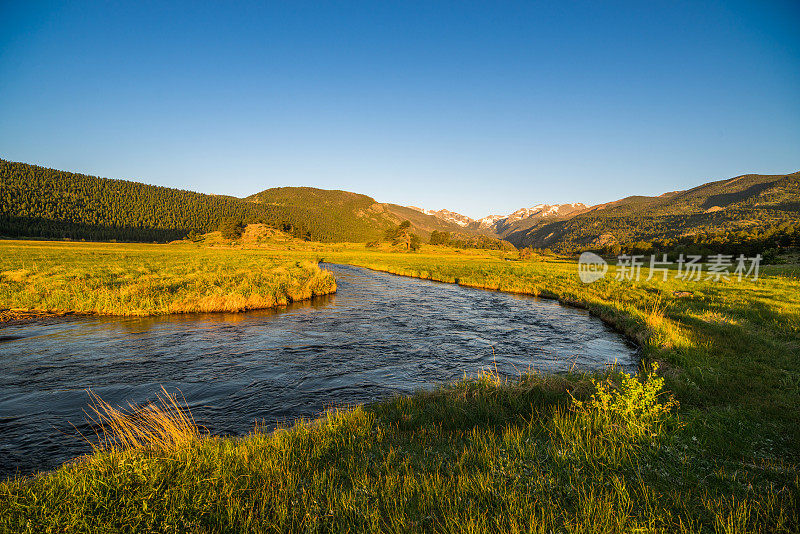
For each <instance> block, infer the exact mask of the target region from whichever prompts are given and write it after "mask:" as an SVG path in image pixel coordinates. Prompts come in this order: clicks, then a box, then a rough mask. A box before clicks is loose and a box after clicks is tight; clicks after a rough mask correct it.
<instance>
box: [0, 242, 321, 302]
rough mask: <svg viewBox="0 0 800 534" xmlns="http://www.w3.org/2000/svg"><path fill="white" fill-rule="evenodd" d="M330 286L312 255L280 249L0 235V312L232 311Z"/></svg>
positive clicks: (289, 299) (304, 296)
mask: <svg viewBox="0 0 800 534" xmlns="http://www.w3.org/2000/svg"><path fill="white" fill-rule="evenodd" d="M335 291H336V281H335V280H334V278H333V275H332V274H330V273H328V272H327V271H323V270H322V269H320V268H319V266H318V265H317V262H316V261H315V260H313V259H310V258H309V259H301V260H298V259H297V258H294V257H292V256H290V254H289V253H287V252H285V251H284V252H282V253H277V252H274V251H261V250H259V251H247V252H245V251H241V250H232V249H224V248H208V247H199V246H193V245H187V244H178V245H141V244H136V245H133V244H125V245H122V244H108V243H63V242H61V243H59V242H35V241H34V242H30V241H27V242H26V241H0V311H1V310H2V309H3V308H6V309H15V310H18V311H19V312H28V311H31V310H34V311H40V312H50V313H63V312H75V313H84V314H101V315H156V314H166V313H189V312H201V313H204V312H239V311H246V310H255V309H265V308H274V307H278V306H285V305H287V304H289V303H290V302H294V301H299V300H304V299H308V298H311V297H314V296H317V295H325V294H329V293H333V292H335Z"/></svg>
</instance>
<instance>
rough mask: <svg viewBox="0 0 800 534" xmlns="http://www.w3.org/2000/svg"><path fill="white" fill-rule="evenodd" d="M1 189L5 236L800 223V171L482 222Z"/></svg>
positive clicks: (568, 242)
mask: <svg viewBox="0 0 800 534" xmlns="http://www.w3.org/2000/svg"><path fill="white" fill-rule="evenodd" d="M0 186H1V187H0V208H1V211H0V235H2V236H7V237H43V238H72V239H92V240H110V239H116V240H120V241H162V242H163V241H169V240H173V239H179V238H182V237H184V236H186V235H187V234H188V233H189V232H192V231H194V232H208V231H211V230H216V229H217V228H219V226H220V224H221V223H222V221H223V220H226V219H229V218H236V219H241V220H243V221H245V222H261V223H265V224H267V225H269V226H272V227H275V228H279V229H282V230H284V231H287V232H289V233H291V234H293V235H295V236H298V237H304V238H307V239H314V240H317V241H329V242H335V241H351V242H368V241H374V240H378V239H380V238H381V236H382V235H383V234H384V232H385V230H386V229H387V228H389V227H392V226H396V225H397V224H398V223H400V222H401V221H404V220H408V221H410V222H411V224H412V231H413V232H415V233H418V234H419V235H420V236H421V237H422V238H423V240H427V238H428V236H429V235H430V233H431V232H433V231H437V232H449V233H450V234H451V235H452V237H453V238H454V239H456V240H466V241H469V240H470V239H474V238H480V239H497V238H502V239H505V240H507V241H509V242H510V243H513V244H514V245H516V246H517V247H535V248H550V249H553V250H557V251H575V250H579V249H587V248H589V249H602V248H606V249H608V248H609V247H612V246H614V245H620V246H628V245H631V244H638V245H641V246H644V245H642V243H644V242H654V241H660V242H661V244H662V245H664V244H666V245H670V244H672V245H674V244H678V243H684V242H690V241H692V239H693V240H694V241H695V242H699V241H702V240H706V241H709V240H719V239H722V240H724V239H733V238H734V237H735V239H742V238H747V236H749V235H750V234H753V235H763V234H764V233H765V232H766V233H769V232H771V231H772V230H775V229H777V230H776V231H783V230H785V229H786V228H789V227H791V228H794V227H795V226H797V225H798V224H800V172H796V173H793V174H785V175H757V174H746V175H742V176H737V177H735V178H731V179H728V180H719V181H715V182H709V183H706V184H703V185H700V186H698V187H695V188H692V189H689V190H686V191H672V192H669V193H665V194H663V195H660V196H654V197H648V196H630V197H626V198H623V199H620V200H617V201H614V202H609V203H606V204H600V205H596V206H591V207H587V206H585V205H583V204H580V203H573V204H558V205H548V204H538V205H535V206H532V207H530V208H522V209H520V210H517V211H515V212H514V213H511V214H509V215H505V216H498V215H493V216H489V217H485V218H483V219H479V220H474V219H470V218H469V217H466V216H464V215H461V214H459V213H456V212H453V211H449V210H438V211H430V210H428V211H426V210H422V209H420V208H414V207H406V206H400V205H397V204H390V203H382V202H378V201H376V200H375V199H374V198H372V197H369V196H367V195H362V194H358V193H352V192H348V191H340V190H326V189H315V188H312V187H276V188H271V189H266V190H264V191H261V192H260V193H256V194H254V195H251V196H248V197H246V198H236V197H232V196H224V195H206V194H202V193H195V192H192V191H184V190H179V189H172V188H167V187H160V186H154V185H147V184H143V183H139V182H132V181H125V180H112V179H108V178H99V177H96V176H89V175H85V174H78V173H72V172H66V171H59V170H54V169H48V168H45V167H39V166H36V165H29V164H25V163H15V162H11V161H6V160H2V159H0ZM781 229H783V230H781ZM733 234H736V236H734V237H730V236H731V235H733ZM693 236H694V237H693ZM720 236H722V237H720ZM725 236H728V237H725Z"/></svg>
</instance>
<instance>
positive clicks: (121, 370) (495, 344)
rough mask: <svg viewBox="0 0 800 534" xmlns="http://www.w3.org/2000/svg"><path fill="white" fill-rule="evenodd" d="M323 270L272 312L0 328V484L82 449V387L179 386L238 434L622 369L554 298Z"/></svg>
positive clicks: (631, 361)
mask: <svg viewBox="0 0 800 534" xmlns="http://www.w3.org/2000/svg"><path fill="white" fill-rule="evenodd" d="M324 267H325V268H327V269H329V270H331V271H332V272H333V273H334V274H335V276H336V279H337V283H338V287H339V290H338V293H337V294H336V295H332V296H328V297H321V298H317V299H314V300H313V301H309V302H304V303H297V304H293V305H292V306H289V307H288V308H286V309H283V310H279V311H261V312H248V313H241V314H191V315H171V316H161V317H148V318H125V317H81V318H72V319H68V320H58V321H50V322H47V321H44V322H39V323H30V324H26V325H17V326H7V327H3V328H2V329H0V384H2V388H0V478H3V477H6V476H9V475H13V474H28V473H31V472H34V471H36V470H42V469H52V468H54V467H57V466H58V465H59V464H61V463H62V462H64V461H66V460H68V459H70V458H74V457H76V456H79V455H81V454H84V453H86V452H88V451H89V450H90V447H89V445H88V444H87V443H86V441H84V440H83V439H82V438H81V437H80V435H79V433H78V432H81V433H84V434H86V435H92V430H91V428H90V426H89V425H88V424H87V423H86V416H85V414H84V410H85V409H87V406H88V401H89V397H88V394H87V391H86V390H87V389H91V390H93V391H94V392H95V393H97V394H98V395H99V396H100V397H101V398H103V399H104V400H106V401H108V402H109V403H111V404H114V405H116V404H127V403H128V402H136V403H141V402H143V401H146V400H148V399H152V398H154V396H155V394H156V393H158V391H159V390H160V387H161V385H163V386H164V387H166V388H167V390H168V391H174V390H175V389H179V390H180V391H181V393H182V394H183V396H184V397H185V399H186V401H187V403H188V405H189V406H190V408H191V410H192V414H193V415H194V417H195V419H196V420H197V422H198V424H200V425H203V426H205V427H207V428H208V429H209V430H211V431H212V433H214V434H232V435H242V434H246V433H247V432H249V431H251V430H252V429H253V427H254V424H255V423H256V422H259V423H261V424H263V425H265V426H267V427H274V426H275V425H276V424H279V423H291V421H292V420H293V419H295V418H298V417H311V416H314V415H316V414H318V413H320V412H321V411H322V410H324V409H326V408H329V407H332V406H338V405H346V404H353V403H361V402H369V401H373V400H376V399H381V398H386V397H387V396H390V395H393V394H401V393H408V392H411V391H413V390H414V389H418V388H427V387H431V386H433V385H435V384H437V383H441V382H445V381H451V380H454V379H458V378H461V377H463V376H464V374H465V373H466V374H475V373H478V372H480V371H481V370H482V369H486V368H492V369H494V368H495V367H496V368H497V370H498V371H499V372H500V373H501V374H508V375H516V374H518V373H521V372H525V371H527V370H529V369H535V370H539V371H564V370H567V369H569V368H571V367H573V366H575V367H576V368H579V369H597V368H602V367H604V366H607V365H609V364H612V363H614V362H617V363H618V364H619V365H621V366H622V367H623V368H631V369H632V368H633V367H634V366H635V353H636V349H635V347H633V346H632V345H630V344H629V343H627V342H626V341H625V340H624V339H623V338H622V337H621V336H619V335H618V334H616V333H615V332H613V331H612V330H611V329H610V328H608V327H607V326H606V325H605V324H604V323H603V322H602V321H600V320H599V319H597V318H595V317H592V316H590V315H589V314H588V313H587V312H585V311H583V310H578V309H574V308H569V307H565V306H562V305H560V304H558V303H557V302H555V301H549V300H543V299H537V298H534V297H527V296H521V295H511V294H506V293H499V292H494V291H483V290H479V289H471V288H465V287H460V286H457V285H450V284H442V283H437V282H431V281H426V280H418V279H413V278H405V277H400V276H394V275H391V274H386V273H379V272H374V271H369V270H366V269H361V268H358V267H351V266H345V265H330V264H326V265H324ZM73 425H74V426H73Z"/></svg>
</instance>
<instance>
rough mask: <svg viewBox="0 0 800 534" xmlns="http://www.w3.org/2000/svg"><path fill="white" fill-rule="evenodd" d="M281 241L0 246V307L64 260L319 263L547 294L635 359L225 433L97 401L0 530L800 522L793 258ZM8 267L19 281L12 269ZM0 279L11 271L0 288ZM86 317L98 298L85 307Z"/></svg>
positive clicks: (486, 379) (176, 266) (89, 273)
mask: <svg viewBox="0 0 800 534" xmlns="http://www.w3.org/2000/svg"><path fill="white" fill-rule="evenodd" d="M291 246H292V248H293V250H291V251H290V250H286V249H287V248H288V247H283V250H280V248H281V247H272V246H268V244H265V245H264V246H262V247H261V248H257V247H253V248H250V249H237V248H227V249H226V248H207V247H204V246H198V245H192V244H175V245H114V244H83V243H81V244H77V243H76V244H64V243H54V244H51V243H39V242H27V243H17V242H3V243H0V248H2V250H3V252H4V254H3V256H2V257H3V260H2V261H3V263H2V271H3V279H2V280H3V282H2V284H3V285H2V286H0V287H2V288H3V289H2V292H0V295H2V302H0V305H2V306H8V307H11V305H10V304H9V303H10V302H11V301H10V300H9V299H13V298H22V297H15V296H14V293H15V292H21V291H22V290H23V288H26V287H27V288H29V289H28V290H27V291H28V292H29V293H30V294H29V295H28V296H27V297H25V298H26V299H27V300H25V301H14V302H25V303H26V304H21V305H24V306H25V307H28V308H35V307H36V303H38V302H47V303H48V304H47V307H46V308H45V309H58V308H59V306H58V305H53V304H54V303H55V304H58V303H61V306H69V305H70V304H69V303H70V302H72V301H70V300H69V298H68V297H67V296H62V297H60V298H61V300H53V297H50V296H49V294H45V292H44V291H40V293H42V294H40V296H39V297H37V296H36V295H37V290H38V288H43V287H47V286H46V285H41V286H39V285H35V284H33V283H29V284H28V285H24V283H23V281H22V280H28V279H29V278H28V277H31V276H32V275H31V274H29V273H46V272H55V273H61V274H59V276H61V277H63V278H67V277H68V276H69V274H68V273H72V272H78V273H82V276H83V278H77V280H84V283H86V284H88V285H89V287H92V286H91V284H93V283H100V282H96V281H94V282H93V281H91V280H92V278H93V273H97V272H99V273H102V277H105V278H103V279H109V280H110V279H112V278H113V277H112V275H111V274H109V273H114V272H115V271H114V269H123V272H134V273H136V272H138V271H137V270H136V269H137V268H138V265H139V264H140V263H142V262H143V261H145V260H146V261H149V263H146V265H148V266H149V267H148V268H149V269H150V271H149V273H150V276H152V277H153V279H160V278H173V277H174V281H175V282H177V281H178V280H180V277H181V276H182V274H181V273H187V272H193V271H187V270H181V269H187V268H188V267H186V265H194V266H195V269H198V270H200V271H201V273H208V272H212V271H213V272H219V270H220V269H222V270H225V269H224V268H222V267H219V266H222V265H225V266H230V269H234V268H235V269H240V270H242V271H243V272H242V275H241V276H242V280H243V281H242V282H240V283H242V284H244V283H246V282H245V281H244V280H247V275H246V272H244V271H246V270H247V269H248V268H250V269H264V268H265V266H268V267H269V268H271V269H274V268H276V266H277V268H280V266H284V268H285V269H287V270H288V271H289V272H294V271H291V266H295V268H300V267H297V266H298V265H299V266H305V265H312V266H316V263H317V261H318V260H324V261H327V262H333V263H348V264H352V265H360V266H363V267H368V268H371V269H377V270H382V271H387V272H393V273H396V274H402V275H406V276H416V277H421V278H428V279H432V280H439V281H442V282H447V283H459V284H463V285H468V286H473V287H481V288H487V289H493V290H501V291H514V292H519V293H528V294H533V295H540V296H543V297H548V298H558V299H559V300H561V301H563V302H564V303H567V304H570V305H575V306H580V307H583V308H586V309H588V310H589V311H590V312H591V313H593V314H595V315H597V316H599V317H601V318H602V319H603V320H605V321H606V322H608V323H609V324H611V325H613V326H614V327H615V328H616V329H617V330H619V331H620V332H621V333H623V334H625V335H627V336H628V337H630V338H631V339H634V340H636V342H637V343H638V344H639V345H640V346H641V347H642V365H641V369H640V372H639V373H638V375H637V376H635V377H629V376H627V375H624V374H622V373H618V372H615V371H608V372H606V373H598V374H592V375H588V374H584V373H580V372H574V373H570V374H567V375H557V376H554V375H541V374H529V375H523V376H519V377H501V376H497V375H496V374H494V373H492V372H487V373H485V374H484V375H482V376H477V377H467V378H465V379H464V380H463V381H460V382H458V383H455V384H449V385H444V386H441V387H439V388H437V389H436V390H434V391H421V392H418V393H415V394H413V395H410V396H406V397H397V398H394V399H389V400H387V401H384V402H380V403H376V404H372V405H367V406H356V407H351V408H346V407H343V408H341V409H339V410H335V411H331V412H329V413H326V414H324V415H322V416H321V417H320V418H319V419H316V420H312V421H299V422H297V424H295V425H294V426H292V427H289V428H285V429H281V430H279V431H276V432H264V431H261V430H259V429H258V428H256V429H254V430H253V433H252V434H251V435H249V436H247V437H245V438H240V439H232V438H216V437H214V438H212V437H208V436H207V435H205V434H204V433H203V432H202V431H201V430H199V429H197V428H196V427H194V425H193V424H192V422H191V420H190V419H182V418H181V417H180V410H179V407H178V406H176V405H174V404H171V401H170V400H169V399H164V400H165V401H166V402H165V403H164V404H162V405H161V406H160V407H159V406H158V405H152V406H146V407H138V408H136V409H132V410H130V411H129V412H126V413H119V412H115V411H114V410H113V409H110V410H109V408H110V407H104V406H102V405H99V406H98V410H99V415H98V417H104V418H106V424H105V425H104V428H106V429H107V440H106V441H105V442H102V443H99V444H98V448H97V451H96V453H95V454H93V455H91V456H89V457H87V458H83V459H80V460H78V461H75V462H71V463H69V464H66V465H65V466H63V467H61V468H60V469H58V470H56V471H54V472H49V473H42V474H40V475H37V476H34V477H27V478H17V479H9V480H6V481H4V482H0V530H5V531H21V532H64V531H123V532H141V531H159V532H185V531H193V532H229V531H242V532H245V531H246V532H286V531H308V532H362V531H380V532H409V531H410V532H431V531H436V532H797V531H798V528H800V512H798V509H800V470H799V469H798V465H800V297H798V295H800V269H798V268H797V267H796V266H775V267H765V268H764V269H763V270H762V273H761V277H760V278H759V280H757V281H752V280H742V281H738V280H736V279H732V280H729V281H725V280H722V281H696V282H692V281H682V280H676V279H674V278H673V277H669V279H668V280H667V281H662V280H661V279H660V278H656V279H654V280H651V281H645V280H644V279H643V280H642V281H630V280H625V281H617V280H615V279H614V278H613V275H614V268H613V267H612V269H611V271H610V272H609V275H608V276H607V277H606V278H605V279H603V280H600V281H597V282H594V283H592V284H589V285H586V284H583V283H581V282H580V280H579V279H578V276H577V265H576V263H575V262H574V261H572V260H568V259H564V258H557V257H551V256H537V257H535V258H532V259H529V260H522V261H518V258H517V257H516V256H515V255H514V253H508V252H496V251H475V250H457V249H447V248H442V247H430V246H426V247H423V248H422V250H421V251H420V252H418V253H413V254H409V253H398V252H396V251H391V250H387V249H381V248H377V249H375V248H367V247H364V246H363V245H347V244H341V245H318V244H305V243H301V242H297V243H293V244H292V245H291ZM6 251H10V252H12V253H13V254H15V255H16V256H15V257H16V260H13V259H12V260H9V259H8V257H9V256H10V254H6V253H5V252H6ZM22 260H24V261H25V265H22V264H21V263H20V262H21V261H22ZM508 260H515V261H508ZM201 265H205V266H217V267H216V269H217V270H214V269H213V268H212V267H207V268H206V269H205V270H203V268H202V267H200V266H201ZM59 266H65V267H64V269H63V270H58V267H59ZM96 266H103V267H102V268H98V267H96ZM309 269H310V267H309ZM312 270H313V269H312ZM20 271H25V273H26V274H25V276H24V277H23V276H22V275H21V274H17V275H15V274H13V273H17V272H20ZM9 272H10V273H11V274H10V275H9V274H7V273H9ZM168 272H170V273H172V274H170V275H167V273H168ZM226 272H227V271H226ZM259 272H261V271H259ZM205 276H210V275H208V274H205ZM14 277H16V278H19V279H20V281H7V280H12V279H16V278H14ZM102 277H101V278H102ZM34 280H36V279H35V278H34ZM208 280H212V279H210V278H209V279H208ZM61 283H62V284H66V285H68V283H67V282H61ZM261 283H262V284H263V282H261ZM6 284H8V287H6ZM10 284H23V285H20V286H11V285H10ZM104 287H111V288H113V287H114V286H113V285H108V283H107V282H106V286H104ZM122 287H124V286H122ZM159 287H160V288H162V289H160V290H159V291H160V292H164V290H163V288H165V287H169V286H168V284H166V283H165V284H164V285H162V286H159ZM269 287H274V286H269ZM13 288H16V289H13ZM205 290H207V291H212V289H211V288H209V287H208V286H205ZM109 291H112V292H113V291H114V289H109ZM194 291H195V292H196V293H197V292H199V291H200V289H199V286H197V288H196V289H195V290H194ZM241 294H242V295H244V294H245V293H244V292H243V293H241ZM37 298H38V299H39V300H37ZM48 299H50V300H48ZM155 300H156V301H157V300H158V299H157V298H156V299H155ZM42 306H44V305H42ZM130 308H131V309H133V308H134V306H130ZM154 308H155V307H154V306H151V307H150V308H149V309H154ZM85 309H87V310H89V309H91V310H92V311H98V308H97V304H92V305H91V306H90V305H88V304H87V305H86V307H85ZM108 309H113V308H108ZM119 309H127V308H126V307H125V306H122V307H120V308H119ZM137 309H142V310H145V309H148V308H146V307H144V306H140V307H139V308H137ZM159 309H161V310H167V311H168V310H169V306H166V307H163V306H162V307H160V308H159Z"/></svg>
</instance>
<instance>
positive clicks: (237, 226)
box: [219, 217, 245, 241]
mask: <svg viewBox="0 0 800 534" xmlns="http://www.w3.org/2000/svg"><path fill="white" fill-rule="evenodd" d="M244 228H245V224H244V221H243V220H241V219H237V218H235V217H228V218H226V219H223V220H222V224H221V225H220V227H219V231H220V233H222V238H223V239H227V240H229V241H232V240H234V239H239V238H240V237H242V234H243V233H244Z"/></svg>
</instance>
